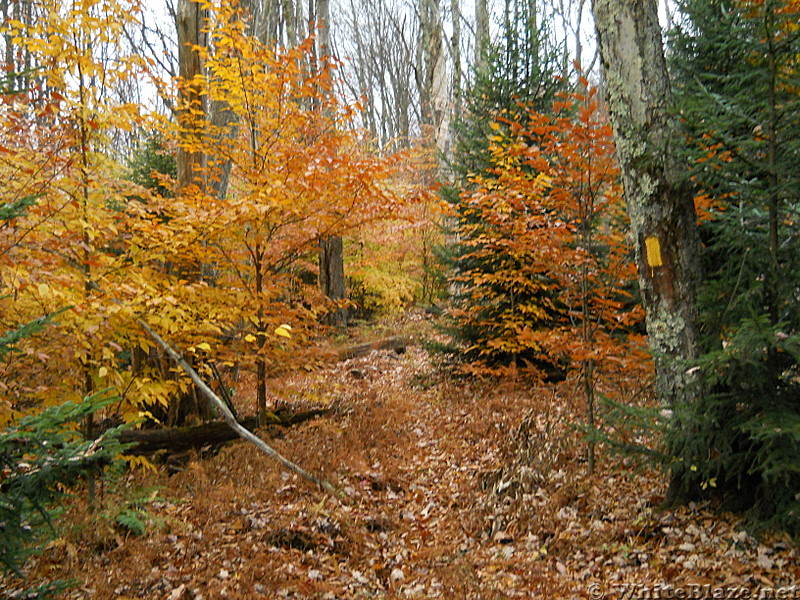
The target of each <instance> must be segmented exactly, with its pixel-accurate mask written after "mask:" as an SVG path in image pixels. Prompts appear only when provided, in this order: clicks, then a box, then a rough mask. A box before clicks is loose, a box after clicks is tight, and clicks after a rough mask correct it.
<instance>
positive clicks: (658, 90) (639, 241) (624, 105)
mask: <svg viewBox="0 0 800 600" xmlns="http://www.w3.org/2000/svg"><path fill="white" fill-rule="evenodd" d="M593 9H594V17H595V23H596V26H597V35H598V40H599V45H600V54H601V58H602V61H603V72H604V74H605V80H606V87H607V94H608V104H609V110H610V113H611V120H612V123H613V125H614V133H615V137H616V141H617V157H618V159H619V163H620V167H621V169H622V175H623V184H624V187H625V200H626V203H627V206H628V214H629V216H630V220H631V230H632V239H633V242H634V245H635V250H636V261H637V266H638V271H639V285H640V288H641V292H642V302H643V304H644V308H645V310H646V312H647V318H646V323H647V332H648V338H649V343H650V348H651V350H652V352H653V356H654V359H655V365H656V390H657V392H658V395H659V398H660V399H661V402H662V403H663V404H665V405H667V406H677V405H681V404H684V403H688V402H692V401H693V400H694V399H695V398H696V396H697V394H698V393H699V390H698V387H697V382H696V377H694V376H693V374H692V373H691V372H689V371H688V366H687V363H688V362H689V361H692V360H693V359H695V358H697V357H698V355H699V343H698V331H697V306H696V286H697V283H698V281H699V278H700V261H699V251H700V243H699V235H698V230H697V223H696V219H695V212H694V204H693V195H692V190H691V186H690V185H689V182H688V180H687V179H686V177H685V171H686V169H682V168H681V164H680V160H679V158H678V155H677V152H676V146H677V144H679V143H681V139H680V137H679V135H678V130H677V129H678V128H677V122H676V120H675V119H674V118H673V117H672V116H671V114H670V103H671V101H672V94H671V90H670V85H669V78H668V74H667V68H666V62H665V60H664V51H663V48H662V42H661V29H660V27H659V24H658V11H657V0H594V2H593Z"/></svg>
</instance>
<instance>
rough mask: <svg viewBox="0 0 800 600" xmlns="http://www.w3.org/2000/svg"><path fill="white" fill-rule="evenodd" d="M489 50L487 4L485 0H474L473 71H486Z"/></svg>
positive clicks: (481, 72) (482, 72)
mask: <svg viewBox="0 0 800 600" xmlns="http://www.w3.org/2000/svg"><path fill="white" fill-rule="evenodd" d="M488 51H489V6H488V3H487V0H475V72H476V73H479V74H485V73H486V66H487V64H488V63H487V54H488Z"/></svg>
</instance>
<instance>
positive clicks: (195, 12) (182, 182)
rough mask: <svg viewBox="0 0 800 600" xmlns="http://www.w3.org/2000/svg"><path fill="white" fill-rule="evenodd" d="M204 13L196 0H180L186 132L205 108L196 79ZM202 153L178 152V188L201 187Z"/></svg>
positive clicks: (181, 119) (182, 114) (180, 59)
mask: <svg viewBox="0 0 800 600" xmlns="http://www.w3.org/2000/svg"><path fill="white" fill-rule="evenodd" d="M202 13H203V9H202V8H201V7H200V4H198V3H197V2H194V0H178V10H177V12H176V19H177V22H176V26H177V31H178V74H179V76H180V79H181V82H182V86H181V91H180V93H181V103H180V104H181V107H182V108H181V110H180V111H179V112H178V123H179V124H180V126H181V128H182V129H184V128H185V129H190V128H191V126H192V124H191V122H190V119H189V117H188V113H189V111H190V110H191V109H195V110H196V109H202V108H203V106H204V103H203V97H202V95H201V91H202V90H201V89H200V86H199V85H197V84H196V83H194V81H193V80H194V78H195V77H197V76H199V75H200V74H201V72H202V64H201V60H200V54H199V52H198V51H197V47H199V46H201V45H202V43H201V42H202V41H203V40H202V39H201V38H202V35H201V29H202V23H203V14H202ZM204 162H205V161H204V158H203V155H202V153H199V152H188V151H187V150H184V149H183V148H178V156H177V163H178V186H179V187H181V188H183V187H186V186H188V185H191V184H201V183H202V181H201V179H202V167H203V164H204Z"/></svg>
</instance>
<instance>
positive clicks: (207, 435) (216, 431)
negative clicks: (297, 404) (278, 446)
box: [119, 409, 328, 454]
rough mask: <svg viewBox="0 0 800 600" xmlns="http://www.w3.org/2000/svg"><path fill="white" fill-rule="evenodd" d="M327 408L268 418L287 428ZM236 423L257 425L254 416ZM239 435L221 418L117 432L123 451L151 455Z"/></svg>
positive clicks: (223, 441) (226, 440)
mask: <svg viewBox="0 0 800 600" xmlns="http://www.w3.org/2000/svg"><path fill="white" fill-rule="evenodd" d="M326 412H328V411H327V409H318V410H307V411H303V412H297V413H287V412H283V411H281V412H278V413H276V414H275V419H274V420H273V421H272V424H274V425H280V426H282V427H289V426H290V425H296V424H298V423H302V422H304V421H308V420H310V419H313V418H315V417H318V416H320V415H324V414H325V413H326ZM239 424H240V425H241V426H242V427H244V428H245V429H247V430H248V431H255V429H256V427H257V426H258V418H257V417H247V418H245V419H241V420H239ZM238 438H239V434H238V433H237V432H236V431H234V430H233V429H231V427H230V425H229V424H228V423H226V422H225V421H211V422H208V423H203V424H201V425H194V426H191V427H168V428H165V429H142V430H127V431H123V432H122V433H121V434H120V435H119V441H120V442H121V443H123V444H133V446H132V447H131V448H130V449H129V450H127V454H152V453H153V452H158V451H159V450H167V451H169V452H170V453H179V452H184V451H186V450H191V449H195V448H202V447H204V446H215V445H218V444H223V443H225V442H230V441H231V440H235V439H238Z"/></svg>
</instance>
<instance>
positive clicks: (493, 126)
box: [489, 121, 500, 131]
mask: <svg viewBox="0 0 800 600" xmlns="http://www.w3.org/2000/svg"><path fill="white" fill-rule="evenodd" d="M489 128H490V129H494V130H495V131H498V130H499V129H500V123H498V122H497V121H492V122H491V123H489Z"/></svg>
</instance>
